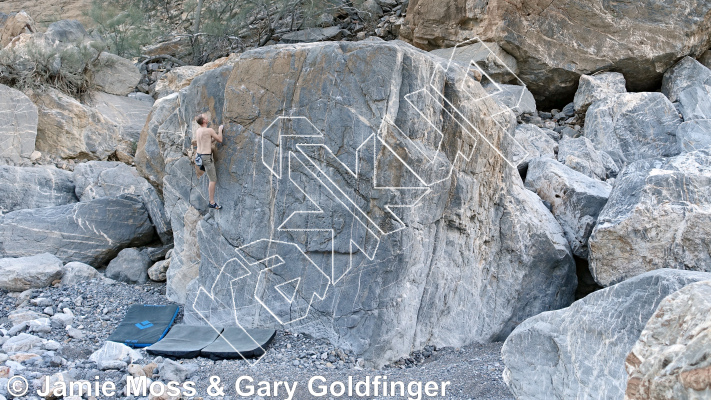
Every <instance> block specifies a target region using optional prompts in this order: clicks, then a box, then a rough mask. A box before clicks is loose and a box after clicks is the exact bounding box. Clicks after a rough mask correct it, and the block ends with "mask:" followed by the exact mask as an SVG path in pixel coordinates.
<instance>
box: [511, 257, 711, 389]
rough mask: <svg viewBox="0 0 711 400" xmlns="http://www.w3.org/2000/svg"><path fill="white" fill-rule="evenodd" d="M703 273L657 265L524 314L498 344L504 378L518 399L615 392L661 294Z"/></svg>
mask: <svg viewBox="0 0 711 400" xmlns="http://www.w3.org/2000/svg"><path fill="white" fill-rule="evenodd" d="M709 279H711V274H709V273H703V272H691V271H677V270H670V269H660V270H656V271H651V272H648V273H645V274H642V275H640V276H637V277H635V278H632V279H628V280H626V281H624V282H621V283H619V284H617V285H614V286H611V287H609V288H605V289H602V290H598V291H596V292H594V293H591V294H589V295H588V296H587V297H585V298H583V299H581V300H578V301H576V302H575V303H573V305H571V306H570V307H568V308H564V309H562V310H557V311H551V312H546V313H543V314H539V315H536V316H535V317H532V318H529V319H527V320H526V321H524V322H523V323H521V324H520V325H519V326H518V327H517V328H516V329H515V330H514V331H513V333H511V335H510V336H509V337H508V339H506V342H505V343H504V346H503V348H502V350H501V354H502V357H503V360H504V364H505V365H506V368H505V370H504V381H505V382H506V384H507V385H508V387H509V389H511V391H512V392H513V394H514V396H515V397H516V398H519V399H524V398H525V399H532V400H533V399H552V398H557V399H580V398H589V399H621V398H623V397H624V394H625V387H626V385H627V373H626V372H625V365H624V364H625V357H627V354H628V353H629V352H630V350H631V349H632V347H633V346H634V344H635V342H636V341H637V339H638V338H639V335H640V333H641V332H642V329H643V328H644V325H645V324H646V323H647V321H648V320H649V318H650V317H651V316H652V314H653V313H654V310H655V309H656V308H657V306H658V305H659V304H660V303H661V301H662V299H664V298H665V297H666V296H668V295H669V294H671V293H674V292H676V291H677V290H679V289H681V288H682V287H684V286H686V285H689V284H691V283H694V282H699V281H704V280H709Z"/></svg>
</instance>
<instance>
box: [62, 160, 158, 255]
mask: <svg viewBox="0 0 711 400" xmlns="http://www.w3.org/2000/svg"><path fill="white" fill-rule="evenodd" d="M73 176H74V182H75V185H76V195H77V197H78V198H79V199H80V200H81V201H82V202H85V201H92V200H95V199H99V198H102V197H115V196H119V195H122V194H124V193H128V194H132V195H136V196H140V198H141V199H142V200H143V205H144V206H145V207H146V210H148V215H149V216H150V218H151V222H152V223H153V225H154V226H155V228H156V232H157V233H158V236H159V237H160V239H161V241H162V242H163V243H166V244H167V243H170V242H171V241H172V231H171V227H170V220H169V219H168V215H167V214H166V211H165V208H164V207H163V200H161V198H160V196H159V195H158V192H157V191H156V189H155V188H154V187H153V186H151V184H150V183H148V181H146V180H145V179H144V178H143V177H141V176H140V175H139V174H138V171H136V168H134V167H129V166H128V165H126V164H124V163H121V162H108V161H90V162H86V163H81V164H79V165H77V166H76V167H75V168H74V175H73Z"/></svg>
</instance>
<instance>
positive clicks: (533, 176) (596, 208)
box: [526, 158, 612, 258]
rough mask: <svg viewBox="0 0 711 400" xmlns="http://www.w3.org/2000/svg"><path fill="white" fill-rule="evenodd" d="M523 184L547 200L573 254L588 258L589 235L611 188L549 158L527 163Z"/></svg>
mask: <svg viewBox="0 0 711 400" xmlns="http://www.w3.org/2000/svg"><path fill="white" fill-rule="evenodd" d="M526 187H527V188H529V189H531V190H533V191H534V192H535V193H536V194H538V196H539V197H540V198H541V199H543V200H545V201H547V202H548V203H550V205H551V212H552V213H553V215H555V218H556V219H557V220H558V222H559V223H560V226H561V227H562V228H563V232H565V237H566V239H568V243H569V244H570V248H571V249H573V254H575V255H576V256H578V257H581V258H587V257H588V238H589V237H590V234H591V233H592V231H593V228H594V227H595V223H596V222H597V217H598V215H599V214H600V211H601V210H602V208H603V207H604V206H605V203H607V198H608V197H610V191H611V190H612V187H611V186H610V185H609V184H607V183H605V182H601V181H599V180H596V179H593V178H590V177H588V176H586V175H583V174H581V173H579V172H577V171H574V170H572V169H570V168H568V167H566V166H565V165H563V164H561V163H559V162H558V161H556V160H553V159H550V158H537V159H534V160H532V161H531V162H530V163H529V164H528V173H527V174H526Z"/></svg>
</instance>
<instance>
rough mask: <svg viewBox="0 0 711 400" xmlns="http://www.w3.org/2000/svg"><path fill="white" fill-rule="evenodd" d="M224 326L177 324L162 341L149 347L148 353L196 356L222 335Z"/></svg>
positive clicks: (181, 356)
mask: <svg viewBox="0 0 711 400" xmlns="http://www.w3.org/2000/svg"><path fill="white" fill-rule="evenodd" d="M221 332H222V328H219V327H216V328H213V327H212V326H207V325H175V326H174V327H173V328H172V329H171V330H170V332H168V334H167V335H165V337H164V338H163V339H161V341H160V342H158V343H156V344H154V345H152V346H150V347H147V348H146V351H147V352H148V354H152V355H156V356H163V357H177V358H194V357H197V356H199V355H200V350H202V349H203V348H205V347H207V346H209V345H210V344H211V343H213V342H215V340H216V339H217V338H218V336H220V333H221Z"/></svg>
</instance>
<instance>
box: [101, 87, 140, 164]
mask: <svg viewBox="0 0 711 400" xmlns="http://www.w3.org/2000/svg"><path fill="white" fill-rule="evenodd" d="M88 104H89V105H90V106H91V107H93V108H94V109H96V110H97V111H98V112H100V113H101V115H103V116H104V117H106V118H108V119H109V120H111V121H113V122H114V123H115V124H116V125H117V126H118V127H119V130H120V132H119V136H120V137H121V140H123V141H128V142H131V143H132V144H133V145H134V146H135V145H136V144H137V143H138V140H139V139H140V137H141V131H142V130H143V126H144V125H145V124H146V119H148V114H150V112H151V107H152V106H153V103H147V102H145V101H141V100H138V99H135V98H131V97H125V96H116V95H113V94H108V93H103V92H96V93H94V94H93V95H92V97H91V100H90V101H89V103H88ZM130 150H131V151H130V152H129V155H131V156H132V157H133V156H134V155H135V149H134V148H131V149H130Z"/></svg>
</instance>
